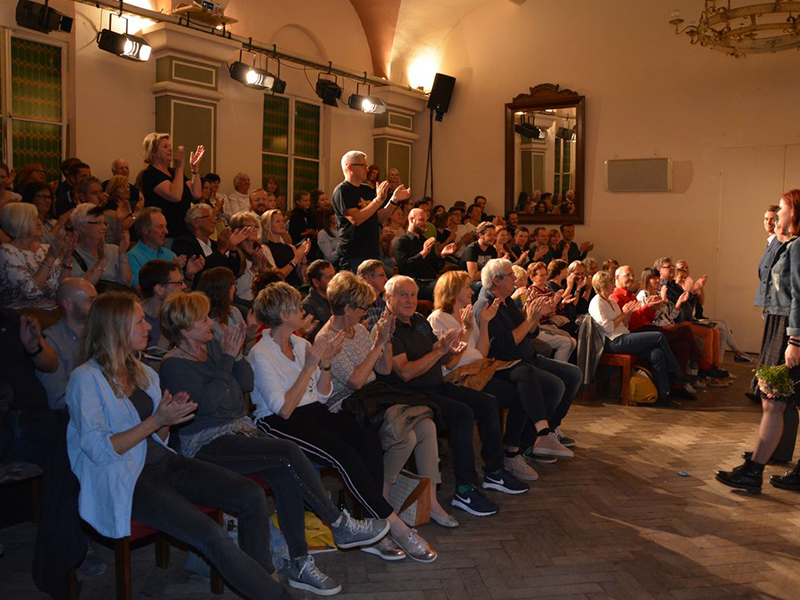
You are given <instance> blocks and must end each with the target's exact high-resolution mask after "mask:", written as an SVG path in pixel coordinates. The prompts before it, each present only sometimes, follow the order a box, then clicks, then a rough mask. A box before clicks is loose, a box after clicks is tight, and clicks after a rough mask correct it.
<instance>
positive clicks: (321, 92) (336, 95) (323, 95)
mask: <svg viewBox="0 0 800 600" xmlns="http://www.w3.org/2000/svg"><path fill="white" fill-rule="evenodd" d="M316 91H317V96H319V97H320V99H321V100H322V103H323V104H327V105H328V106H339V103H338V102H337V100H339V99H340V98H341V97H342V88H340V87H339V84H338V83H336V81H331V80H330V79H317V89H316Z"/></svg>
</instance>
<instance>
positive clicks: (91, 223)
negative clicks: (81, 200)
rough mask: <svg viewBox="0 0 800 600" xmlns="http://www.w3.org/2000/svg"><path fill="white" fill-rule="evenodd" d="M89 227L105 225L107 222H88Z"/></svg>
mask: <svg viewBox="0 0 800 600" xmlns="http://www.w3.org/2000/svg"><path fill="white" fill-rule="evenodd" d="M86 224H87V225H105V224H106V222H105V221H86Z"/></svg>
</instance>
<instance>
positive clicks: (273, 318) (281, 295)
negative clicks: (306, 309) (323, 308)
mask: <svg viewBox="0 0 800 600" xmlns="http://www.w3.org/2000/svg"><path fill="white" fill-rule="evenodd" d="M253 310H254V311H255V313H256V317H258V320H259V321H261V322H262V323H263V324H264V325H266V326H267V327H279V326H281V325H283V320H282V319H281V313H282V312H283V313H287V312H292V311H295V310H300V292H298V291H297V290H296V289H294V288H293V287H292V286H290V285H289V284H288V283H285V282H283V281H276V282H275V283H270V284H269V285H268V286H267V287H265V288H264V289H263V290H261V291H260V292H259V293H258V296H257V297H256V300H255V302H253Z"/></svg>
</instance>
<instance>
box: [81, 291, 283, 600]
mask: <svg viewBox="0 0 800 600" xmlns="http://www.w3.org/2000/svg"><path fill="white" fill-rule="evenodd" d="M149 330H150V325H148V323H147V321H146V320H145V318H144V311H143V310H142V308H141V307H140V306H139V304H138V303H137V302H136V301H135V299H134V297H133V296H131V295H129V294H119V293H108V294H103V295H101V296H100V297H99V298H98V299H97V300H96V301H95V303H94V305H93V306H92V310H91V313H90V314H89V323H88V326H87V332H86V339H85V342H84V348H83V351H84V356H85V357H87V358H88V360H87V361H86V362H85V363H84V364H82V365H81V366H80V367H78V368H77V369H75V371H73V374H72V376H71V377H70V381H69V385H68V387H67V406H68V407H69V413H70V422H69V426H68V429H67V452H68V453H69V459H70V463H71V465H72V470H73V471H74V472H75V475H76V476H77V477H78V480H79V481H80V484H81V491H80V496H79V503H78V507H79V511H80V515H81V517H83V519H84V520H85V521H87V522H88V523H89V524H90V525H92V527H94V528H95V529H96V530H97V531H98V532H99V533H101V534H102V535H104V536H106V537H110V538H121V537H125V536H127V535H130V526H131V519H132V518H133V519H136V520H137V521H140V522H141V523H144V524H145V525H149V526H151V527H154V528H156V529H158V530H160V531H163V532H165V533H167V534H169V535H171V536H173V537H175V538H177V539H179V540H182V541H184V542H185V543H187V544H189V545H191V546H193V547H194V548H196V549H197V550H199V551H200V552H202V553H203V554H204V555H205V556H206V557H207V558H208V559H209V561H211V563H212V564H214V566H216V567H217V569H219V571H220V573H221V574H222V576H223V577H224V578H225V579H226V580H227V581H228V582H229V583H230V585H231V586H233V587H234V588H235V589H236V590H237V591H239V592H240V593H241V594H243V595H244V596H245V597H247V598H252V599H259V600H262V599H263V600H273V599H281V600H283V599H287V598H289V597H290V596H289V594H288V591H287V590H286V589H285V588H284V587H283V586H281V585H280V584H279V583H277V582H276V581H275V580H274V579H272V577H271V576H270V572H271V571H272V570H274V567H272V561H271V558H270V554H269V533H268V532H269V529H268V523H267V518H268V514H267V505H266V499H265V496H264V492H263V490H262V489H261V487H259V486H258V485H257V484H255V483H254V482H252V481H249V480H248V479H246V478H244V477H242V476H240V475H236V474H235V473H232V472H231V471H229V470H227V469H224V468H222V467H218V466H216V465H212V464H209V463H205V462H203V461H199V460H192V459H189V458H185V457H182V456H178V455H177V454H175V453H174V452H173V451H172V450H171V449H170V448H168V447H167V445H166V441H167V439H168V435H169V427H170V426H171V425H177V424H179V423H184V422H186V421H189V420H190V419H192V417H193V416H194V415H193V413H194V411H195V409H196V408H197V405H196V404H195V403H194V402H191V401H190V399H189V396H188V395H187V394H186V393H182V394H181V393H178V394H175V396H172V395H171V394H170V393H169V392H168V391H165V392H164V394H163V395H162V393H161V388H160V385H159V380H158V375H156V373H155V371H153V370H152V369H150V368H149V367H147V366H145V365H143V364H142V363H141V362H139V360H138V358H137V356H138V353H139V352H141V351H142V350H144V349H145V348H146V346H147V333H148V331H149ZM196 504H200V505H204V506H210V507H218V508H222V509H224V510H226V511H229V512H233V513H236V514H237V515H238V517H239V525H240V527H239V542H240V544H241V550H240V549H239V546H237V545H236V543H235V542H233V540H232V539H231V538H230V537H229V536H228V535H227V533H226V532H225V531H223V529H222V528H221V527H219V526H218V525H217V524H216V523H215V522H214V521H213V520H212V519H209V518H208V517H207V516H206V515H204V514H203V513H202V512H201V511H200V510H198V509H197V508H196V506H195V505H196Z"/></svg>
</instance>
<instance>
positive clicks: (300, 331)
mask: <svg viewBox="0 0 800 600" xmlns="http://www.w3.org/2000/svg"><path fill="white" fill-rule="evenodd" d="M317 325H319V321H318V320H317V319H315V318H314V315H312V314H310V313H309V314H306V315H305V316H304V317H303V320H302V321H301V322H300V327H298V328H297V330H296V331H295V333H296V334H297V335H299V336H300V337H306V336H307V335H308V334H309V333H311V332H312V331H314V330H315V329H316V328H317Z"/></svg>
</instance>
